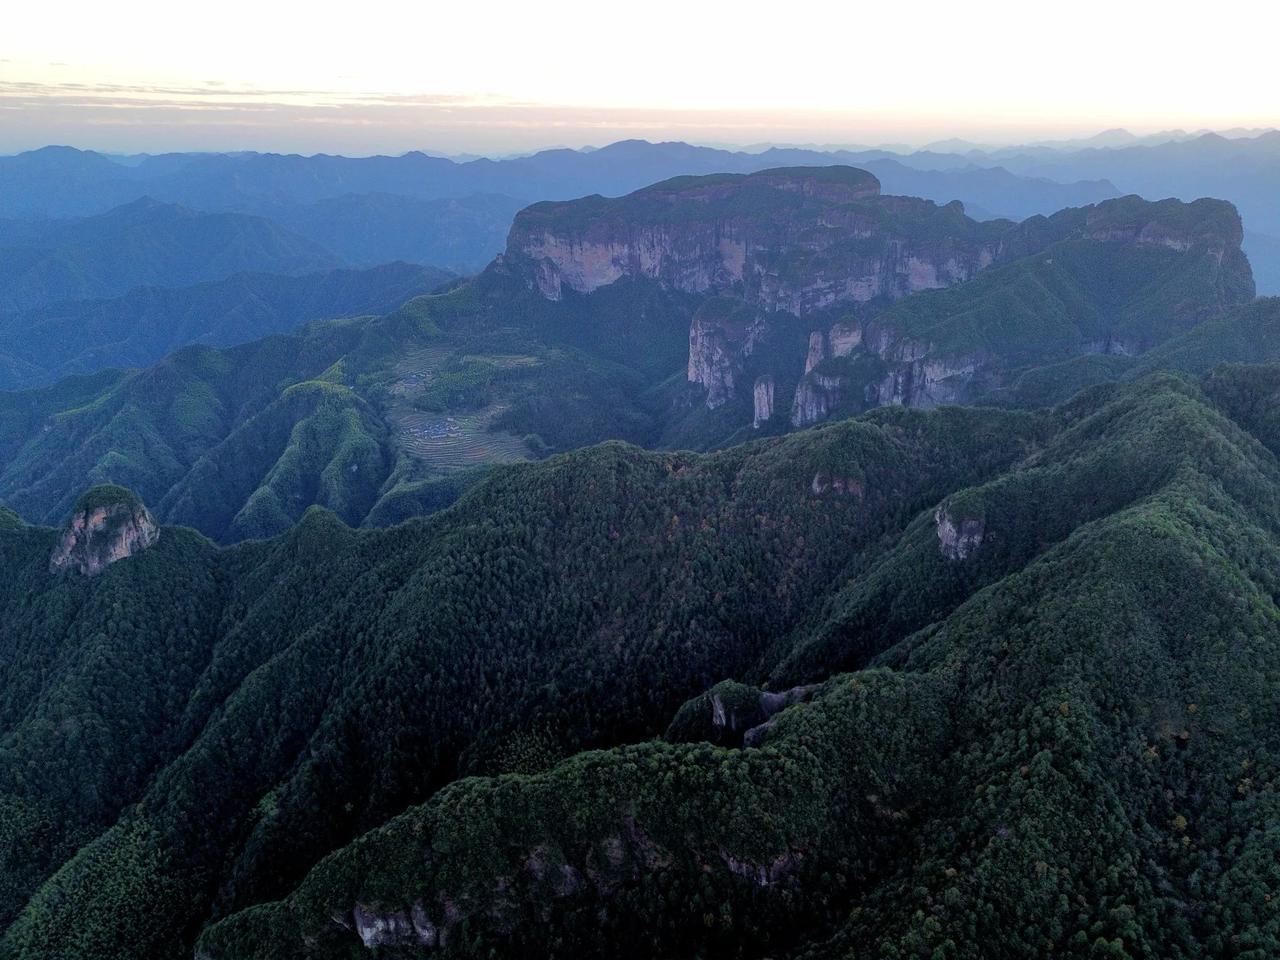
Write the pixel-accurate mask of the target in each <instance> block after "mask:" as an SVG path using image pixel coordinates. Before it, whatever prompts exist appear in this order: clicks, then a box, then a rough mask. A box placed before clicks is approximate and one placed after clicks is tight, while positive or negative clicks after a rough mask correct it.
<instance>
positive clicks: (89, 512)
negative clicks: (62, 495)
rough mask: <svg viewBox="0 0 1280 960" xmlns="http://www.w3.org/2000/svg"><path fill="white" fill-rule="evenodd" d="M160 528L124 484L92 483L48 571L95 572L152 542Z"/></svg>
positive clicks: (75, 510)
mask: <svg viewBox="0 0 1280 960" xmlns="http://www.w3.org/2000/svg"><path fill="white" fill-rule="evenodd" d="M159 538H160V528H159V526H157V525H156V522H155V519H154V518H153V517H152V516H151V512H150V511H149V510H148V509H147V508H146V507H145V506H143V505H142V502H141V501H140V500H139V499H138V498H137V497H136V496H134V494H133V493H132V491H130V490H126V489H125V488H124V487H115V486H98V487H93V488H92V489H91V490H89V491H88V492H87V493H85V494H84V495H83V496H81V497H80V499H79V500H78V501H77V502H76V506H75V509H74V511H73V512H72V514H71V519H70V520H69V521H67V525H66V527H65V528H64V529H63V532H62V536H61V537H59V539H58V543H57V545H56V546H55V547H54V549H53V554H52V555H51V556H50V557H49V569H50V571H52V572H54V573H57V572H60V571H62V570H78V571H79V572H80V573H82V574H84V575H85V576H89V577H92V576H95V575H97V574H99V573H101V572H102V571H103V570H105V569H106V568H107V567H108V566H109V565H111V564H113V563H115V562H117V561H119V560H123V559H125V558H126V557H131V556H133V555H134V554H135V553H138V552H139V551H141V550H145V549H146V548H147V547H149V546H151V545H152V544H154V543H155V542H156V541H157V540H158V539H159Z"/></svg>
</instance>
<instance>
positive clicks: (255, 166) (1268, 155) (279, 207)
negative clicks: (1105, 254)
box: [0, 130, 1280, 292]
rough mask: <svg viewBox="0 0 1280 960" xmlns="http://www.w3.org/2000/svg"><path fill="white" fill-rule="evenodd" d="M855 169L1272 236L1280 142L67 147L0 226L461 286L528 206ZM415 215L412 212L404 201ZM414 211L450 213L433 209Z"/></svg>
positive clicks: (957, 189)
mask: <svg viewBox="0 0 1280 960" xmlns="http://www.w3.org/2000/svg"><path fill="white" fill-rule="evenodd" d="M834 163H843V164H851V165H855V166H859V167H862V168H864V169H868V170H871V171H872V172H873V173H875V174H876V176H877V177H879V178H880V180H881V182H882V183H883V184H884V187H885V190H886V191H887V192H891V193H895V194H902V195H913V196H920V197H923V198H925V199H929V200H934V201H937V202H939V203H946V202H949V201H951V200H960V201H961V202H963V203H964V204H965V205H966V208H967V209H968V211H969V213H970V214H971V215H972V216H975V217H977V218H979V219H986V218H991V217H1009V218H1011V219H1023V218H1026V217H1028V216H1032V215H1034V214H1037V213H1040V214H1046V215H1047V214H1051V213H1054V212H1056V211H1057V210H1060V209H1062V208H1064V207H1067V206H1080V205H1083V204H1087V203H1094V202H1097V201H1100V200H1105V199H1109V198H1111V197H1115V196H1119V195H1121V194H1125V193H1136V194H1139V195H1140V196H1143V197H1145V198H1147V199H1151V200H1156V199H1162V198H1164V197H1176V198H1178V199H1182V200H1194V199H1197V198H1199V197H1202V196H1212V197H1218V198H1221V199H1226V200H1229V201H1231V202H1232V203H1234V204H1235V205H1236V206H1237V208H1238V209H1239V210H1240V212H1241V214H1242V216H1243V217H1244V222H1245V227H1246V229H1247V230H1248V231H1249V232H1250V233H1251V234H1254V235H1259V236H1263V237H1266V236H1280V132H1277V131H1265V132H1257V131H1246V130H1239V131H1228V132H1227V135H1225V136H1224V135H1222V134H1216V133H1202V134H1196V133H1188V132H1186V131H1181V130H1172V131H1166V132H1164V133H1161V134H1154V135H1148V136H1143V137H1138V136H1135V135H1132V134H1128V133H1127V132H1126V131H1105V132H1104V133H1103V134H1099V135H1098V136H1096V137H1093V138H1085V139H1082V140H1075V141H1062V142H1056V143H1039V144H1028V145H1024V146H1018V147H1003V148H989V147H983V146H981V145H977V144H971V143H967V142H964V141H943V142H939V143H935V144H932V145H930V147H928V148H926V149H923V150H916V151H909V150H906V149H905V148H901V149H900V150H897V151H895V150H887V149H882V148H876V149H854V150H845V149H812V148H793V147H781V146H772V147H768V148H767V149H763V150H755V151H734V150H724V149H718V148H712V147H700V146H693V145H690V144H687V143H680V142H669V143H648V142H645V141H639V140H629V141H622V142H619V143H614V144H610V145H608V146H605V147H601V148H599V149H591V150H570V149H567V148H561V149H555V150H544V151H541V152H538V153H535V154H532V155H530V156H524V157H515V158H509V159H502V160H490V159H486V158H478V159H470V160H464V161H461V162H459V161H455V160H451V159H446V158H443V157H433V156H429V155H427V154H425V153H420V152H412V153H407V154H404V155H403V156H399V157H364V158H351V157H338V156H327V155H317V156H312V157H302V156H284V155H278V154H259V153H235V154H161V155H156V156H146V157H136V158H115V159H113V158H110V157H107V156H105V155H103V154H99V153H94V152H92V151H82V150H76V149H73V148H70V147H46V148H43V149H41V150H34V151H30V152H28V153H23V154H19V155H17V156H13V157H0V218H3V217H8V218H17V219H29V218H33V217H71V216H85V215H91V214H96V213H102V212H105V211H107V210H109V209H111V208H113V207H116V206H119V205H121V204H126V203H129V202H131V201H134V200H136V199H138V198H140V197H143V196H149V197H153V198H155V199H158V200H161V201H165V202H170V203H178V204H182V205H185V206H188V207H191V208H193V209H196V210H202V211H210V212H236V213H248V214H255V215H259V216H265V217H268V218H271V219H273V220H275V221H277V222H278V223H280V224H282V225H284V226H286V227H288V228H290V229H292V230H294V231H295V232H297V233H299V234H301V235H302V236H305V237H307V238H309V239H311V240H313V241H315V242H317V243H319V244H321V245H322V246H325V247H326V248H328V249H330V250H332V251H334V252H335V253H337V254H339V255H340V256H341V257H342V258H343V259H344V260H345V261H346V262H347V263H348V264H350V265H355V266H371V265H374V264H377V263H382V262H387V261H388V260H391V259H403V260H408V261H411V262H420V263H429V264H432V265H435V266H441V267H444V268H447V269H451V270H455V271H461V272H469V271H475V270H479V269H481V268H482V267H483V266H484V264H485V263H487V262H488V260H489V259H490V258H491V257H492V256H493V255H494V254H496V253H498V252H499V251H500V250H501V248H502V241H503V239H504V232H505V224H506V222H508V221H509V218H510V216H511V215H513V214H514V212H515V211H516V210H517V209H519V208H520V207H522V206H524V205H526V204H527V203H530V202H533V201H537V200H563V199H572V198H575V197H580V196H586V195H588V194H593V193H599V194H602V195H604V196H619V195H622V194H625V193H629V192H630V191H632V190H635V189H638V188H639V187H641V186H644V185H645V184H648V183H653V182H655V181H658V180H662V179H665V178H668V177H673V176H679V175H685V174H705V173H750V172H753V171H755V170H763V169H767V168H771V167H779V166H818V165H830V164H834ZM411 201H412V202H411ZM421 201H456V202H455V203H446V204H438V205H432V204H429V203H423V202H421ZM1252 247H1253V249H1254V250H1255V251H1256V253H1257V257H1256V258H1255V259H1256V260H1257V263H1256V266H1258V267H1259V268H1260V269H1259V276H1260V277H1261V278H1262V279H1263V285H1262V287H1261V289H1262V290H1263V292H1280V286H1272V285H1271V281H1270V279H1269V278H1270V277H1271V276H1272V275H1273V274H1280V258H1277V259H1275V260H1274V261H1273V260H1272V257H1273V254H1272V252H1271V248H1270V247H1267V246H1266V245H1265V244H1253V245H1252Z"/></svg>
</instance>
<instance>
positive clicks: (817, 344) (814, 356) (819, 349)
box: [804, 330, 827, 373]
mask: <svg viewBox="0 0 1280 960" xmlns="http://www.w3.org/2000/svg"><path fill="white" fill-rule="evenodd" d="M826 356H827V338H826V336H825V335H823V333H822V331H821V330H815V331H813V333H811V334H809V355H808V356H806V357H805V358H804V372H805V373H808V372H809V371H811V370H812V369H813V368H814V367H816V366H817V365H818V364H820V363H821V362H822V361H823V360H825V359H826Z"/></svg>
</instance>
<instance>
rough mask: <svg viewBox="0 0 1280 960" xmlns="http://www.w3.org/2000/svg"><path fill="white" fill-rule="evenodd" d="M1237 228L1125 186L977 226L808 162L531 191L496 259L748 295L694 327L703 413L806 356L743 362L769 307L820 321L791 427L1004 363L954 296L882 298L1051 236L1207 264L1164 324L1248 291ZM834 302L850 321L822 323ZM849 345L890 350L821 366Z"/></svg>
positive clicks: (939, 399) (1116, 349) (981, 266)
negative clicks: (580, 194) (950, 311)
mask: <svg viewBox="0 0 1280 960" xmlns="http://www.w3.org/2000/svg"><path fill="white" fill-rule="evenodd" d="M1242 236H1243V229H1242V226H1241V222H1240V218H1239V215H1238V214H1237V213H1236V211H1235V209H1234V208H1233V207H1232V206H1231V205H1230V204H1228V203H1224V202H1221V201H1215V200H1197V201H1195V202H1194V203H1190V204H1184V203H1181V202H1179V201H1176V200H1168V201H1160V202H1157V203H1150V202H1147V201H1144V200H1142V199H1141V198H1139V197H1122V198H1118V199H1116V200H1109V201H1105V202H1103V203H1099V204H1096V205H1093V206H1089V207H1082V208H1074V209H1068V210H1063V211H1061V212H1059V213H1057V214H1054V215H1053V216H1051V217H1032V218H1030V219H1028V220H1026V221H1023V222H1022V223H1018V224H1015V223H1011V222H1009V221H987V222H981V223H980V222H977V221H974V220H972V219H970V218H969V217H967V216H966V215H965V213H964V208H963V206H962V205H961V204H959V203H951V204H947V205H945V206H939V205H937V204H934V203H932V202H929V201H924V200H919V199H915V198H910V197H892V196H882V195H881V194H880V189H879V183H878V182H877V181H876V179H875V177H874V176H872V175H871V174H869V173H867V172H866V171H862V170H858V169H855V168H852V167H807V168H805V167H801V168H789V169H777V170H766V171H762V172H760V173H756V174H749V175H739V174H733V175H713V176H706V177H677V178H675V179H672V180H668V181H664V182H663V183H659V184H655V185H654V186H651V187H647V188H645V189H643V190H638V191H636V192H635V193H632V194H630V195H628V196H625V197H619V198H615V199H607V198H604V197H598V196H597V197H587V198H584V199H582V200H575V201H569V202H563V203H539V204H534V205H533V206H531V207H528V208H527V209H525V210H523V211H521V213H520V214H519V215H518V216H517V217H516V219H515V222H514V224H513V225H512V228H511V232H510V235H509V237H508V242H507V250H506V253H505V254H504V255H503V257H502V258H501V259H500V262H499V264H498V269H501V270H504V271H507V272H509V273H512V274H514V275H516V276H518V277H520V278H521V279H523V281H524V282H525V283H526V284H527V285H528V286H529V287H530V288H532V289H534V290H537V291H539V292H540V293H541V294H542V295H543V296H545V297H547V298H550V299H553V300H558V299H562V298H563V297H565V296H569V295H571V294H574V293H576V294H587V293H591V292H592V291H595V290H598V289H600V288H601V287H603V286H606V285H608V284H611V283H613V282H615V281H617V280H622V279H630V280H649V281H654V282H656V283H658V284H660V285H662V286H663V287H665V288H667V289H668V290H673V291H680V292H683V293H688V294H701V295H707V296H711V297H717V298H718V297H730V298H732V299H733V300H734V301H735V302H737V303H740V304H742V305H743V310H744V311H745V312H744V313H742V314H741V315H736V316H735V315H734V314H735V311H733V310H729V309H727V308H724V307H718V308H717V309H716V310H714V311H712V312H710V313H706V314H704V313H703V312H702V311H701V310H699V311H698V315H697V316H695V317H694V319H693V322H692V323H691V325H690V331H689V362H688V379H689V381H690V382H691V383H697V384H700V385H701V386H703V387H704V388H705V390H706V403H707V406H708V407H710V408H715V407H719V406H721V405H723V404H724V403H725V402H727V401H728V400H730V399H732V398H733V397H734V396H735V391H736V390H738V389H740V388H741V387H742V386H743V385H744V384H745V383H747V382H752V381H750V380H744V377H745V376H747V373H746V371H747V370H748V369H750V371H751V375H756V374H760V373H762V372H764V371H768V370H772V371H775V372H780V371H783V370H787V371H790V370H793V369H796V368H798V367H799V364H800V359H799V357H795V358H794V359H792V358H788V357H776V358H775V357H768V358H765V362H763V363H761V362H759V358H758V357H757V361H756V362H754V363H752V364H747V363H746V362H745V361H746V360H747V358H749V357H751V356H752V354H753V351H755V350H756V348H757V345H758V344H760V343H771V344H772V343H777V344H783V343H785V344H788V345H789V344H791V343H793V342H794V340H793V339H792V338H791V336H790V335H789V333H788V335H786V336H782V337H778V338H777V339H776V340H775V339H773V338H772V336H771V334H772V332H773V331H774V330H775V329H780V330H785V329H786V328H785V327H775V320H774V319H773V318H774V317H775V316H776V315H778V314H788V315H791V316H792V317H804V318H808V317H815V319H817V318H821V319H822V320H825V321H826V322H827V325H825V327H824V328H819V329H813V327H810V329H811V331H812V332H811V334H810V336H809V341H808V349H807V353H806V355H805V357H804V361H803V362H804V366H803V370H804V374H803V376H804V379H803V380H801V381H800V383H799V386H798V387H797V389H796V393H795V397H794V400H793V404H792V415H791V422H792V424H793V425H794V426H797V427H801V426H805V425H808V424H811V423H814V422H817V421H818V420H821V419H823V418H825V417H826V416H828V415H829V414H830V412H831V410H832V409H833V408H834V407H835V406H836V405H837V404H840V403H841V402H842V400H846V399H848V398H849V397H850V396H851V394H850V393H849V390H850V388H851V387H852V388H854V389H856V392H857V396H856V397H855V399H857V401H858V403H859V404H862V403H864V402H865V404H866V405H869V406H875V405H885V404H901V405H905V406H935V405H937V404H942V403H953V402H965V401H967V400H969V399H971V398H972V394H973V393H974V391H973V390H972V389H971V387H972V383H973V381H974V380H975V379H976V378H977V377H979V376H980V375H982V374H983V372H984V371H985V370H987V369H993V368H999V367H1000V364H1001V362H1002V358H1001V357H1000V356H998V355H997V354H998V351H993V350H992V349H988V344H986V343H984V339H983V338H984V336H985V335H986V334H985V331H983V330H980V329H972V330H963V329H961V330H957V329H956V328H957V327H964V326H965V324H966V323H968V324H973V325H977V326H980V325H981V323H982V322H983V321H982V319H981V317H980V316H975V315H971V314H970V313H969V312H967V310H966V309H965V306H964V305H960V306H958V307H957V309H956V311H955V313H954V315H952V316H950V317H949V316H947V315H946V314H943V315H941V316H940V318H939V319H942V320H952V319H954V323H953V324H952V325H951V326H950V327H947V326H946V324H945V323H944V324H943V326H944V328H945V329H942V330H938V329H936V327H935V326H934V325H932V324H931V323H930V316H929V313H928V310H924V312H923V313H922V312H921V311H920V310H915V311H912V310H902V311H897V312H895V308H894V306H893V304H894V303H895V302H896V301H899V300H901V299H902V298H904V297H907V296H908V295H910V294H914V293H918V292H921V291H929V290H941V289H944V288H949V287H953V286H955V285H957V284H961V283H965V282H967V281H969V280H972V279H973V278H974V277H975V276H977V275H978V274H979V273H981V272H982V271H984V270H986V269H987V268H989V267H991V266H993V265H997V264H1005V263H1008V262H1009V261H1012V260H1018V259H1021V258H1026V257H1031V256H1035V255H1037V254H1041V253H1044V252H1045V251H1046V250H1047V248H1050V247H1051V246H1053V245H1055V244H1061V243H1066V242H1069V243H1074V242H1089V243H1102V244H1125V245H1135V246H1147V247H1160V248H1163V249H1165V250H1170V251H1174V252H1175V253H1177V254H1179V255H1185V256H1187V257H1188V258H1190V261H1194V264H1198V265H1199V266H1191V265H1189V269H1191V268H1194V269H1197V270H1199V269H1201V268H1204V269H1207V270H1208V271H1209V274H1210V275H1212V276H1214V277H1215V279H1214V280H1213V281H1212V283H1208V282H1206V284H1205V288H1206V290H1208V291H1209V295H1206V296H1202V297H1199V298H1194V297H1193V298H1190V300H1189V301H1188V302H1187V303H1181V304H1178V305H1177V308H1176V311H1175V312H1176V313H1177V314H1178V316H1177V317H1176V319H1175V321H1173V322H1171V323H1170V324H1168V325H1167V326H1168V327H1169V331H1168V333H1167V335H1173V334H1175V333H1178V332H1182V330H1184V329H1186V328H1188V325H1190V324H1192V323H1195V322H1199V321H1200V320H1203V319H1206V318H1207V316H1209V315H1212V314H1213V313H1214V312H1215V311H1217V310H1220V309H1222V308H1224V307H1227V306H1230V305H1232V304H1235V303H1240V302H1246V301H1247V300H1249V299H1251V298H1252V296H1253V290H1254V286H1253V280H1252V274H1251V271H1250V269H1249V265H1248V260H1247V258H1246V257H1245V256H1244V254H1243V252H1242V251H1241V239H1242ZM1045 262H1046V263H1047V264H1052V262H1053V260H1052V258H1049V259H1047V260H1046V261H1045ZM1214 290H1216V291H1217V294H1216V296H1215V295H1213V294H1212V291H1214ZM944 306H945V304H942V305H940V306H939V309H942V307H944ZM834 308H840V309H841V310H843V311H844V316H843V317H842V318H841V319H840V320H839V321H838V322H836V323H834V324H830V319H831V318H832V316H833V315H834V314H835V309H834ZM922 309H923V308H922ZM989 312H990V308H989ZM815 326H817V324H815ZM1095 335H1096V334H1091V338H1092V336H1095ZM1167 335H1166V337H1167ZM1058 336H1059V342H1055V343H1054V344H1053V349H1055V350H1058V351H1059V352H1064V351H1065V352H1064V355H1063V356H1061V357H1058V358H1056V359H1060V360H1065V359H1068V357H1069V356H1070V355H1073V354H1072V352H1074V353H1075V354H1078V353H1087V352H1105V353H1115V354H1122V355H1131V354H1134V353H1138V352H1141V351H1143V350H1146V349H1148V348H1149V347H1151V346H1152V345H1153V342H1149V341H1151V337H1150V336H1149V335H1145V334H1142V333H1139V334H1138V335H1137V336H1136V338H1135V337H1134V335H1132V334H1127V335H1126V334H1123V333H1121V334H1117V335H1115V336H1108V337H1107V338H1106V339H1105V340H1103V341H1100V342H1098V343H1075V344H1072V343H1071V342H1070V337H1069V336H1067V337H1062V336H1061V334H1059V335H1058ZM1006 339H1007V338H1006ZM997 340H999V338H997ZM1001 342H1002V341H1001ZM1027 346H1028V345H1026V344H1023V345H1021V347H1019V349H1025V348H1026V347H1027ZM1030 346H1032V347H1034V346H1035V345H1034V344H1032V345H1030ZM770 349H776V348H775V347H771V348H770ZM786 349H787V351H788V352H790V351H791V350H792V349H793V348H791V347H790V346H787V348H786ZM860 350H861V351H865V352H866V353H868V354H870V355H873V356H874V357H876V358H878V359H879V360H881V361H883V372H876V367H875V365H874V364H872V365H867V366H864V367H862V368H860V369H861V370H862V373H860V374H859V375H858V377H857V383H856V384H854V383H853V382H852V381H850V383H843V382H841V381H840V379H839V378H837V377H834V376H830V375H829V376H828V377H827V378H826V379H825V380H821V379H815V377H816V375H817V374H818V372H819V370H820V369H822V365H823V361H824V360H827V359H829V358H839V357H848V356H851V355H853V354H855V353H857V352H858V351H860ZM792 364H795V366H794V367H793V366H792ZM872 374H873V375H874V378H873V379H870V380H868V379H867V376H866V375H872ZM998 375H999V374H998V373H997V376H998ZM788 379H789V378H788ZM993 385H994V386H995V387H996V388H998V387H999V386H1000V384H999V383H998V382H996V381H994V380H992V381H988V382H987V384H986V387H991V386H993ZM984 389H985V388H984ZM760 422H761V420H760V417H759V415H758V414H756V415H755V416H753V423H755V424H756V425H757V426H758V425H759V423H760Z"/></svg>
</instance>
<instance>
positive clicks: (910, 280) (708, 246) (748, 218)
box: [502, 167, 1008, 316]
mask: <svg viewBox="0 0 1280 960" xmlns="http://www.w3.org/2000/svg"><path fill="white" fill-rule="evenodd" d="M1007 229H1008V225H1007V224H1005V225H1003V226H1001V225H987V224H979V223H977V222H976V221H973V220H970V219H969V218H968V217H966V216H965V215H964V209H963V207H961V206H960V205H959V204H949V205H947V206H945V207H940V206H938V205H937V204H935V203H932V202H931V201H926V200H919V199H915V198H910V197H883V196H881V195H880V184H879V182H878V181H877V180H876V178H875V177H874V176H873V175H871V174H870V173H868V172H866V171H865V170H858V169H856V168H853V167H797V168H787V169H778V170H765V171H762V172H760V173H754V174H748V175H739V174H725V175H714V176H709V177H676V178H675V179H673V180H667V181H664V182H663V183H659V184H655V185H654V186H651V187H646V188H644V189H643V190H638V191H636V192H635V193H632V194H630V195H628V196H626V197H619V198H617V199H606V198H604V197H587V198H585V199H582V200H574V201H568V202H562V203H550V202H548V203H537V204H534V205H533V206H531V207H528V208H526V209H525V210H522V211H521V212H520V213H519V214H518V215H517V216H516V219H515V222H514V223H513V224H512V227H511V233H510V235H509V237H508V240H507V250H506V253H505V254H504V256H503V260H502V263H503V265H504V268H505V269H509V270H513V271H515V272H517V273H519V274H521V275H522V276H523V277H524V278H525V281H526V282H527V283H528V284H529V286H531V287H532V288H534V289H536V290H538V291H539V292H541V293H542V295H543V296H545V297H547V298H548V299H552V300H559V299H561V298H563V297H564V296H565V295H566V294H567V293H568V292H570V291H573V292H576V293H590V292H591V291H593V290H597V289H599V288H600V287H603V286H606V285H608V284H610V283H613V282H614V281H616V280H620V279H622V278H624V277H625V278H632V279H638V278H646V279H650V280H657V281H659V282H660V283H662V284H664V285H666V286H668V287H670V288H672V289H675V290H680V291H684V292H687V293H710V294H715V293H727V292H732V293H734V294H735V295H739V296H741V297H742V298H743V299H744V300H745V301H746V302H747V303H749V304H751V305H753V306H756V307H760V308H763V309H765V310H784V311H786V312H788V313H792V314H795V315H797V316H801V315H804V314H807V313H811V312H813V311H815V310H821V309H824V308H826V307H829V306H831V305H833V304H837V303H843V302H849V303H865V302H867V301H869V300H874V299H876V298H887V299H897V298H899V297H902V296H905V295H907V294H908V293H912V292H914V291H916V290H925V289H932V288H936V287H943V286H948V285H950V284H952V283H958V282H960V281H962V280H966V279H968V278H969V277H971V276H973V275H974V274H975V273H977V272H978V271H979V270H981V269H983V268H984V267H986V266H988V265H990V264H991V263H992V262H994V260H995V258H996V257H997V255H998V254H999V250H1000V236H1001V234H1002V233H1004V232H1006V231H1007Z"/></svg>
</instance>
